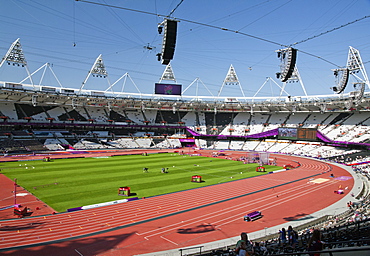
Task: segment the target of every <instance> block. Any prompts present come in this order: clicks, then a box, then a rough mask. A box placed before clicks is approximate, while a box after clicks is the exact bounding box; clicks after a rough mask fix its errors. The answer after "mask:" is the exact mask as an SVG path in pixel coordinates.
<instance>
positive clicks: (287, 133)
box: [278, 127, 317, 141]
mask: <svg viewBox="0 0 370 256" xmlns="http://www.w3.org/2000/svg"><path fill="white" fill-rule="evenodd" d="M278 131H279V134H278V139H282V140H309V141H317V136H316V133H317V130H316V129H314V128H290V127H281V128H279V130H278Z"/></svg>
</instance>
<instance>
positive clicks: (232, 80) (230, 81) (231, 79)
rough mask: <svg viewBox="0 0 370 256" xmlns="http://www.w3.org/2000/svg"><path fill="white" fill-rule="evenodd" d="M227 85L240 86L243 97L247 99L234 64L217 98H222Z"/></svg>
mask: <svg viewBox="0 0 370 256" xmlns="http://www.w3.org/2000/svg"><path fill="white" fill-rule="evenodd" d="M225 85H238V86H239V89H240V92H241V93H242V95H243V97H245V95H244V91H243V89H242V86H241V84H240V82H239V78H238V76H237V75H236V71H235V69H234V67H233V65H232V64H231V65H230V68H229V71H228V72H227V75H226V77H225V79H224V81H223V83H222V85H221V88H220V90H219V91H218V94H217V97H219V96H220V94H221V92H222V89H223V88H224V86H225Z"/></svg>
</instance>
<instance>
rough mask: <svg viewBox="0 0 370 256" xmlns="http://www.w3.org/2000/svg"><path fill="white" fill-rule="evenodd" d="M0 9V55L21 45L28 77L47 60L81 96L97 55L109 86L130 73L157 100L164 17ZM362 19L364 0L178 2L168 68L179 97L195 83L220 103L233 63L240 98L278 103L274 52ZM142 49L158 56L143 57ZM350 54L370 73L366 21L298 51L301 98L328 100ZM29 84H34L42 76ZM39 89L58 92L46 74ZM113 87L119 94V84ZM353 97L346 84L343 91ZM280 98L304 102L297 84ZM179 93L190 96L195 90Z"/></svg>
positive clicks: (39, 4)
mask: <svg viewBox="0 0 370 256" xmlns="http://www.w3.org/2000/svg"><path fill="white" fill-rule="evenodd" d="M91 1H93V2H98V3H103V4H109V5H115V6H119V7H125V8H131V9H135V10H140V11H146V12H150V13H157V14H161V15H168V14H169V13H170V12H171V10H173V9H174V8H175V7H176V5H177V4H178V3H180V0H91ZM0 9H1V10H2V12H1V15H0V22H1V24H2V25H1V26H0V33H1V37H0V56H4V55H5V53H6V51H7V50H8V48H9V47H10V45H11V43H12V42H13V41H15V40H16V39H17V38H20V40H21V43H22V47H23V51H24V54H25V57H26V59H27V62H28V67H29V70H30V71H31V72H33V71H35V70H36V69H37V68H39V67H40V66H41V65H43V64H44V63H46V62H49V63H51V64H52V69H53V71H54V72H55V74H56V75H57V77H58V79H59V80H60V82H61V84H62V86H63V87H69V88H76V89H78V88H80V87H81V84H82V82H83V81H84V79H85V77H86V75H87V73H88V71H89V70H90V68H91V66H92V65H93V63H94V61H95V59H96V58H97V57H98V55H99V54H102V56H103V60H104V63H105V66H106V69H107V72H108V74H109V80H110V83H113V82H115V81H116V80H117V79H118V78H119V77H121V76H122V75H124V74H125V73H126V72H128V73H129V75H130V77H131V78H132V80H133V81H134V83H135V85H136V86H137V87H138V88H139V90H140V92H142V93H153V92H154V83H156V82H158V81H159V79H160V77H161V75H162V73H163V71H164V69H165V66H164V65H161V63H160V62H158V61H157V58H156V54H157V53H158V52H160V50H161V44H162V37H161V35H159V34H158V32H157V24H158V23H160V22H162V21H163V17H160V16H156V15H149V14H143V13H139V12H133V11H128V10H122V9H116V8H110V7H105V6H99V5H94V4H90V3H85V2H75V1H74V0H47V1H46V0H33V1H29V0H6V1H5V0H2V1H0ZM367 15H370V1H369V0H357V1H356V0H335V1H334V0H333V1H332V0H325V1H322V0H311V1H303V0H271V1H264V0H260V1H252V0H250V1H242V0H212V1H211V0H184V1H183V2H182V3H181V5H180V6H179V7H178V8H177V9H176V10H175V12H174V13H173V15H172V16H173V17H175V18H178V19H180V22H179V23H178V34H177V44H176V50H175V55H174V59H173V60H172V61H171V65H172V68H173V71H174V74H175V77H176V79H177V82H178V83H181V84H182V85H183V89H185V88H186V87H188V86H189V85H190V84H191V83H192V82H193V81H194V80H195V79H196V78H199V79H200V81H202V82H203V84H204V85H205V86H206V87H207V88H208V89H209V90H210V91H211V92H212V93H213V94H214V95H217V92H218V91H219V89H220V88H221V85H222V83H223V81H224V79H225V77H226V74H227V71H228V69H229V67H230V65H233V66H234V68H235V70H236V73H237V75H238V78H239V81H240V83H241V86H242V88H243V91H244V93H245V95H246V96H253V95H255V93H256V92H257V91H258V90H259V89H261V90H260V92H259V93H258V95H257V96H261V97H264V96H278V95H279V88H278V87H277V85H275V83H273V82H271V80H270V81H269V82H267V83H266V84H265V85H264V86H262V85H263V84H264V82H265V81H266V78H267V77H271V78H272V79H274V80H275V81H276V82H277V83H278V84H279V85H280V86H282V83H281V82H280V81H279V80H278V79H277V78H276V76H275V74H276V72H278V71H279V70H280V68H279V63H280V61H279V59H278V58H277V55H276V52H275V51H276V50H278V49H280V48H282V47H281V46H279V44H280V45H291V44H294V43H296V42H300V41H302V40H305V39H308V38H310V37H313V36H316V35H319V34H320V33H323V32H325V31H328V30H331V29H333V28H336V27H339V26H341V25H345V24H347V23H349V22H352V21H355V20H357V19H361V18H363V17H364V16H367ZM186 20H188V21H195V22H200V23H203V24H207V25H212V26H215V27H223V28H227V29H230V30H233V31H240V32H242V33H244V34H248V35H251V36H253V37H250V36H246V35H242V34H240V33H233V32H229V31H224V30H221V29H216V28H211V27H209V26H203V25H198V24H195V23H192V22H188V21H186ZM255 37H258V38H260V39H256V38H255ZM261 39H264V40H261ZM148 44H149V45H150V46H152V47H155V48H154V49H153V50H147V49H145V48H144V46H146V45H148ZM349 46H352V47H354V48H356V49H358V50H359V51H360V53H361V57H362V60H363V62H365V67H366V68H367V70H368V72H370V71H369V70H370V65H369V62H370V18H366V19H363V20H361V21H358V22H355V23H353V24H351V25H348V26H345V27H343V28H340V29H338V30H335V31H333V32H330V33H327V34H324V35H322V36H318V37H316V38H313V39H310V40H307V41H306V42H302V43H298V44H297V45H295V47H296V48H297V49H298V57H297V67H298V70H299V73H300V75H301V78H302V82H303V84H304V86H305V88H306V91H307V93H308V95H317V94H331V93H332V90H331V89H330V87H332V86H334V85H335V78H334V75H333V72H332V71H331V69H335V68H337V67H338V66H345V65H346V62H347V54H348V49H349ZM307 53H308V54H307ZM318 57H320V58H321V59H320V58H318ZM333 64H335V65H333ZM25 76H26V72H25V70H24V69H22V68H21V67H19V68H18V67H12V66H7V65H4V66H3V67H2V68H0V80H2V81H14V82H19V81H20V80H22V79H23V78H24V77H25ZM34 80H35V83H36V84H37V83H38V81H39V80H40V75H39V76H37V75H36V76H35V77H34ZM350 83H351V82H350ZM43 84H45V85H54V86H58V84H57V82H56V81H55V79H54V77H53V76H52V74H51V72H46V74H45V77H44V80H43ZM203 84H202V83H200V82H199V83H198V86H199V87H198V90H199V91H198V94H199V95H210V94H209V92H208V91H207V90H206V89H205V88H204V87H203ZM135 85H134V84H133V83H132V82H131V81H130V80H128V81H127V83H126V85H125V88H124V91H126V92H137V89H136V88H135ZM107 87H108V81H107V80H106V79H103V78H90V79H89V80H88V82H87V83H86V85H85V89H92V90H97V89H99V90H105V89H106V88H107ZM113 89H114V90H115V91H121V89H122V83H117V85H115V86H114V87H113ZM351 90H353V89H352V85H351V84H349V86H348V88H347V89H346V92H348V91H351ZM286 91H287V92H288V93H289V94H290V95H293V96H297V95H303V94H304V93H303V90H302V87H301V84H299V83H288V84H287V85H286ZM186 94H187V95H189V94H190V95H195V94H196V83H194V85H192V86H191V87H190V88H189V89H188V91H187V92H186ZM221 96H241V92H240V89H239V87H238V86H232V85H228V86H225V87H224V88H223V91H222V94H221Z"/></svg>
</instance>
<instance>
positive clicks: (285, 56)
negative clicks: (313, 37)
mask: <svg viewBox="0 0 370 256" xmlns="http://www.w3.org/2000/svg"><path fill="white" fill-rule="evenodd" d="M276 52H277V54H278V58H279V59H280V62H281V64H280V72H279V73H276V77H277V78H279V79H280V80H281V81H282V82H286V81H288V79H289V78H290V77H291V76H292V74H293V72H294V67H295V64H296V61H297V49H294V48H291V47H289V48H286V49H282V50H278V51H276Z"/></svg>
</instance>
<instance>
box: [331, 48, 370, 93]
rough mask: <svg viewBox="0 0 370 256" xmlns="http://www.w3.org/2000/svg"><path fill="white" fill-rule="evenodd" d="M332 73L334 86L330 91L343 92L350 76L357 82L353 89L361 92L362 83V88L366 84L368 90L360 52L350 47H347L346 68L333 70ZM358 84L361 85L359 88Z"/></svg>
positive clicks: (369, 84) (367, 81)
mask: <svg viewBox="0 0 370 256" xmlns="http://www.w3.org/2000/svg"><path fill="white" fill-rule="evenodd" d="M332 71H333V72H334V76H335V83H336V86H334V87H332V88H331V89H332V90H333V91H334V92H336V93H338V94H339V93H342V92H343V91H344V89H345V88H346V86H347V84H348V81H349V78H350V76H351V75H352V76H353V77H354V78H355V79H356V80H357V82H356V83H354V87H355V89H356V90H357V91H361V89H359V87H362V83H363V84H364V86H365V85H366V84H367V86H368V88H370V83H369V78H368V76H367V73H366V70H365V66H364V64H363V62H362V59H361V55H360V52H359V51H358V50H357V49H355V48H353V47H352V46H350V47H349V51H348V57H347V65H346V67H344V68H339V69H333V70H332ZM359 84H361V86H360V85H359ZM355 85H356V86H355Z"/></svg>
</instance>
